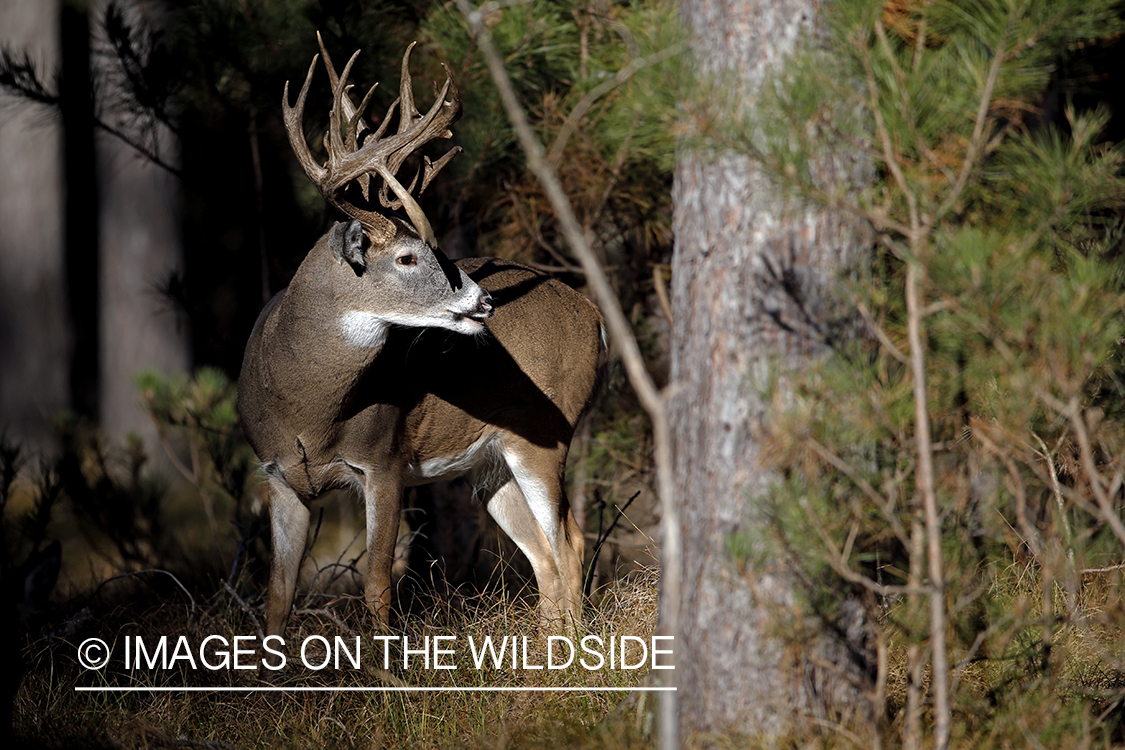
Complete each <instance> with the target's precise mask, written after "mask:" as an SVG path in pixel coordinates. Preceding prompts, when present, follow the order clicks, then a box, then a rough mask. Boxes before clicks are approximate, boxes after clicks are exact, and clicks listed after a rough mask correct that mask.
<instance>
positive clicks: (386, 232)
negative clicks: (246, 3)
mask: <svg viewBox="0 0 1125 750" xmlns="http://www.w3.org/2000/svg"><path fill="white" fill-rule="evenodd" d="M317 42H318V43H319V45H320V49H321V55H323V58H322V59H323V61H324V68H325V71H326V72H327V74H328V79H329V83H330V84H331V85H332V109H331V111H330V113H329V124H328V132H327V133H325V136H324V147H325V150H326V152H327V153H328V162H327V164H325V165H323V166H321V165H320V164H318V163H317V162H316V160H315V159H314V158H313V156H312V153H311V152H310V151H309V148H308V144H307V143H306V142H305V138H304V133H303V130H302V124H301V122H302V117H303V115H304V107H305V99H306V97H307V94H308V89H309V85H310V83H311V81H312V76H313V72H314V70H315V69H316V62H317V59H318V58H321V55H317V56H314V57H313V61H312V64H311V65H310V66H309V72H308V74H307V75H306V76H305V83H304V85H303V86H302V88H301V93H300V95H299V96H298V99H297V105H296V107H290V106H289V85H288V83H287V84H286V86H285V101H284V102H283V103H282V111H283V113H284V116H285V125H286V129H287V131H288V133H289V140H290V144H291V145H292V146H293V152H294V153H295V154H296V156H297V159H298V161H300V163H301V166H302V167H303V168H304V170H305V173H306V174H308V176H309V178H310V179H311V180H312V181H313V183H314V184H315V185H316V186H317V188H318V189H319V190H320V192H321V194H322V195H323V196H324V197H325V200H327V201H328V202H329V203H330V204H332V205H333V206H335V207H336V208H337V209H339V210H340V211H341V212H343V213H344V214H346V215H348V216H351V217H353V218H355V219H358V220H359V221H360V222H361V223H362V224H363V226H364V228H365V229H366V230H367V233H368V235H369V236H370V237H371V240H372V242H374V243H375V244H383V243H384V242H386V241H387V240H388V239H389V238H390V237H392V236H393V235H394V233H395V228H394V224H393V223H392V222H391V220H390V219H389V218H388V217H386V216H385V215H383V214H381V213H379V212H378V211H373V210H366V209H364V208H361V207H360V206H357V205H355V204H353V203H351V202H349V201H348V200H347V199H345V198H344V193H345V191H346V190H347V187H348V185H349V184H350V183H351V182H353V181H356V182H358V183H359V185H360V189H361V190H362V192H363V196H364V199H365V200H368V199H370V196H369V181H370V178H371V176H373V175H378V176H379V177H381V178H382V183H383V184H382V186H381V187H380V189H379V193H378V194H379V200H380V203H382V205H383V206H384V207H386V208H391V209H397V208H402V209H404V210H405V211H406V214H407V216H408V217H409V218H410V221H411V223H412V224H413V225H414V229H415V231H416V232H417V233H418V236H419V237H420V238H421V239H422V240H423V241H425V242H426V243H428V244H430V245H431V246H434V245H436V238H435V236H434V231H433V228H432V227H431V226H430V223H429V221H428V220H427V219H426V215H425V214H424V213H423V212H422V209H421V207H420V206H419V205H418V202H417V201H416V200H415V199H414V197H413V195H411V192H412V191H413V189H414V188H415V186H416V185H417V184H418V181H419V177H421V183H422V187H421V190H420V191H419V192H422V191H424V190H425V189H426V186H428V185H429V183H430V181H431V180H432V179H433V177H434V175H436V174H437V173H438V171H440V170H441V169H442V167H444V166H445V165H446V164H447V163H449V160H450V159H451V158H453V156H455V155H456V154H457V153H459V152H460V150H461V149H460V148H459V147H455V148H453V149H451V150H450V151H449V152H448V153H446V154H445V155H444V156H442V157H441V158H440V159H438V160H437V161H431V160H430V159H429V158H427V157H425V156H423V158H422V167H421V169H420V170H419V173H418V174H416V175H415V177H414V179H413V181H412V182H411V183H410V187H409V188H404V187H403V186H402V184H401V183H400V182H399V181H398V178H397V177H396V175H397V174H398V170H399V168H400V167H401V166H402V163H403V162H404V161H405V160H406V159H407V158H408V157H409V156H410V155H411V154H412V153H414V152H415V151H418V150H419V149H420V148H422V146H424V145H425V144H427V143H428V142H430V141H432V140H434V139H435V138H450V137H452V133H451V132H450V130H449V126H450V125H452V124H453V122H454V121H455V120H457V118H458V117H460V115H461V97H460V94H459V92H458V91H457V86H456V85H455V84H454V83H453V77H452V75H451V73H450V71H449V69H448V68H446V70H445V73H446V80H445V84H444V85H443V86H442V89H441V91H440V92H439V94H438V98H437V101H435V102H434V104H433V106H432V107H430V109H429V111H428V112H426V114H425V115H420V114H419V113H418V110H417V108H416V106H415V103H414V94H413V87H412V85H411V82H410V70H409V65H410V51H411V49H413V48H414V44H411V45H410V46H409V47H408V48H407V50H406V53H405V54H404V55H403V59H402V75H403V80H402V82H401V83H400V86H399V98H398V99H396V100H395V102H394V103H393V104H391V106H390V108H389V109H388V110H387V114H386V115H385V116H384V118H383V121H382V122H381V123H380V125H379V128H378V129H377V130H376V131H375V132H374V134H373V136H372V135H368V136H367V137H366V139H365V142H364V144H363V145H362V146H360V145H359V143H360V136H361V135H362V134H363V133H364V132H365V131H366V130H367V126H366V123H364V122H363V120H362V118H361V115H362V113H363V112H364V111H365V110H366V109H367V105H368V104H369V103H370V101H371V97H372V94H373V93H374V91H375V87H374V86H372V87H371V89H369V90H368V92H367V94H366V95H365V96H364V97H363V100H362V102H361V103H360V106H359V108H358V109H357V108H356V107H355V105H354V104H353V103H352V100H351V94H350V91H351V88H352V87H351V86H350V85H349V84H348V77H349V76H350V75H351V71H352V68H353V66H354V65H355V62H356V59H357V57H358V56H359V52H358V51H357V52H356V53H355V54H353V55H352V56H351V58H350V59H349V60H348V63H347V65H345V66H344V70H343V71H342V73H341V74H340V75H339V76H337V74H336V69H335V66H334V65H333V64H332V58H331V57H330V56H329V54H328V50H327V49H325V47H324V39H323V37H321V35H320V34H319V33H318V34H317ZM447 98H448V101H447ZM396 108H397V109H398V115H399V125H398V132H397V133H395V134H394V135H391V136H388V137H384V135H385V133H386V131H387V128H388V125H389V123H390V120H391V118H392V117H393V115H394V113H395V110H396ZM388 190H389V191H390V192H392V193H394V196H395V199H391V198H390V197H389V196H388ZM396 199H397V200H396Z"/></svg>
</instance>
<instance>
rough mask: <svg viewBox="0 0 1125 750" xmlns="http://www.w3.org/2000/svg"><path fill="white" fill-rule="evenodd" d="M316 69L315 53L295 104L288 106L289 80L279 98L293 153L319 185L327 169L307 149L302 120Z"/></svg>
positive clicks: (311, 178)
mask: <svg viewBox="0 0 1125 750" xmlns="http://www.w3.org/2000/svg"><path fill="white" fill-rule="evenodd" d="M315 70H316V55H313V59H312V64H311V65H309V72H308V74H307V75H306V76H305V83H304V85H303V86H301V93H300V94H298V95H297V106H296V107H290V106H289V81H286V82H285V90H284V92H283V93H282V98H281V114H282V119H283V120H284V121H285V131H286V133H287V134H288V135H289V145H290V146H291V147H292V149H293V153H294V154H295V155H296V157H297V161H298V162H300V164H301V167H302V168H303V169H304V170H305V174H307V175H308V176H309V179H310V180H312V181H313V183H314V184H316V185H318V186H319V185H320V183H321V182H323V180H324V178H325V177H326V176H327V175H328V170H326V169H325V168H324V167H322V166H321V165H319V164H317V163H316V159H314V158H313V155H312V152H311V151H309V144H308V143H307V142H306V141H305V131H304V124H303V120H304V117H305V99H306V97H308V94H309V84H311V83H312V77H313V72H314V71H315Z"/></svg>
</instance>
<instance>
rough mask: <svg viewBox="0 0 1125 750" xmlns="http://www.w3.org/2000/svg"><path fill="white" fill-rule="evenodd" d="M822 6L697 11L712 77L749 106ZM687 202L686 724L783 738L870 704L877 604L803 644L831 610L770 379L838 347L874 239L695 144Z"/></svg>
mask: <svg viewBox="0 0 1125 750" xmlns="http://www.w3.org/2000/svg"><path fill="white" fill-rule="evenodd" d="M818 10H819V4H818V3H816V2H814V1H813V0H684V2H683V5H682V12H683V15H684V18H685V20H686V23H687V26H688V29H689V31H690V32H691V33H692V34H693V39H692V48H693V50H694V52H695V61H696V64H697V71H698V73H699V74H701V75H702V76H703V77H704V79H708V78H712V79H713V78H714V77H716V76H729V77H730V78H732V79H735V80H736V81H738V82H740V83H741V86H742V89H741V91H740V92H739V93H740V94H741V96H740V100H741V101H745V102H747V103H748V106H752V104H750V103H752V102H753V93H754V90H755V88H756V87H757V86H758V85H760V81H761V80H762V77H763V75H764V74H765V73H766V72H767V71H768V70H770V69H771V68H773V67H774V66H776V65H777V64H779V63H781V62H783V58H784V57H785V56H786V55H787V54H788V53H790V52H791V51H792V50H793V49H794V48H795V46H796V43H797V41H798V39H799V37H800V36H801V35H802V34H804V33H807V32H809V31H810V30H812V29H814V28H815V25H816V24H818V23H819V20H818ZM723 80H726V78H724V79H723ZM732 116H738V113H732ZM750 116H753V113H752V112H750ZM814 169H817V170H818V173H819V174H820V176H822V177H824V178H827V179H830V180H831V179H840V178H842V177H847V178H850V179H855V178H856V177H857V175H861V174H862V173H863V170H864V169H865V165H864V164H862V163H861V161H860V160H859V159H857V158H856V157H855V156H854V155H848V156H839V157H837V158H834V159H824V160H822V161H820V162H817V163H815V164H814ZM673 197H674V204H675V208H674V217H673V221H674V228H675V235H676V246H675V251H674V255H673V273H672V277H673V318H674V321H675V322H674V329H673V338H672V357H673V382H674V383H675V391H674V397H673V400H672V402H671V411H670V417H671V422H672V434H673V435H674V436H675V476H676V482H677V486H676V492H677V495H678V497H679V498H681V500H680V502H681V507H682V512H681V524H682V529H683V546H684V579H683V590H684V592H685V594H684V600H683V602H682V607H681V622H682V632H681V638H679V639H678V640H677V665H678V666H677V675H678V679H679V685H680V690H679V696H680V700H681V709H680V720H681V723H682V726H683V728H684V730H685V733H686V734H688V735H695V736H696V737H699V736H700V735H705V736H706V735H716V734H728V733H735V734H742V735H749V736H755V737H776V736H779V735H782V734H785V733H788V732H791V731H793V730H795V729H798V728H801V727H807V726H809V725H810V722H811V720H820V723H822V724H823V723H824V722H825V721H827V722H838V721H844V722H845V723H846V722H847V721H848V717H849V716H851V717H852V718H853V719H854V718H855V717H857V716H860V715H869V701H868V700H867V697H866V694H865V693H866V690H867V689H868V687H869V678H868V675H869V674H870V670H869V668H868V665H867V664H866V663H864V662H865V649H864V646H863V637H864V631H865V628H863V626H862V622H863V619H862V609H861V608H859V607H858V606H856V607H845V608H844V610H845V612H846V616H845V619H846V620H849V622H841V623H837V624H838V625H840V628H841V630H840V631H839V632H845V633H847V634H848V635H849V636H850V637H849V638H846V639H840V638H837V637H834V636H831V635H829V633H828V629H827V628H824V627H814V628H813V629H814V630H816V631H817V632H818V635H816V636H815V637H814V638H812V639H809V640H801V639H798V638H794V637H793V636H794V634H796V633H800V632H803V631H804V629H805V628H807V627H808V626H809V623H810V622H812V623H814V624H815V623H816V621H815V620H813V619H811V618H810V617H808V615H807V613H805V612H803V611H802V610H801V604H800V598H799V597H798V596H796V593H797V591H796V588H795V584H796V576H795V574H794V571H792V570H789V569H787V566H786V559H785V557H784V556H783V555H782V554H781V553H780V552H779V550H778V548H777V545H776V543H775V542H774V537H773V536H772V535H771V533H770V528H769V523H770V517H769V516H770V514H769V508H768V499H769V494H770V489H771V484H772V483H774V482H775V481H776V480H777V477H776V476H774V475H772V474H771V473H770V472H769V471H768V470H765V469H763V468H762V466H761V465H760V463H759V456H760V454H761V452H762V440H763V438H764V435H765V432H766V431H767V430H768V427H769V425H768V419H769V410H770V408H771V398H770V396H769V395H767V394H766V391H767V389H768V388H769V385H770V382H771V378H772V376H773V375H774V374H777V375H778V376H779V379H780V385H778V386H777V387H780V388H782V389H784V388H785V385H784V383H785V373H786V372H791V371H799V370H801V369H802V368H806V367H807V366H808V365H809V364H810V362H812V361H814V360H816V359H818V358H821V357H823V356H826V355H828V354H829V353H830V352H831V349H832V346H833V345H834V344H835V343H836V342H837V337H839V336H840V335H841V332H840V325H839V323H840V321H841V320H845V321H846V320H849V319H850V315H849V314H848V313H847V312H846V306H845V305H843V304H842V303H841V302H840V301H839V298H838V296H837V295H834V294H833V290H834V289H835V288H836V286H837V284H838V281H837V280H838V278H839V276H840V274H841V273H844V272H847V271H849V270H851V269H853V268H856V267H857V264H858V263H859V262H860V261H861V260H862V258H863V257H864V255H865V249H864V248H863V247H862V243H861V242H860V241H859V236H858V233H857V231H856V230H855V229H854V228H853V227H852V226H851V225H850V224H849V223H848V222H847V219H846V217H844V216H842V215H841V214H839V213H834V212H832V211H829V210H825V209H824V208H822V207H820V206H810V205H800V204H796V203H795V202H793V201H788V202H787V201H786V200H785V199H784V198H783V196H782V195H781V193H780V191H779V190H778V189H777V187H776V186H775V185H773V184H772V183H771V181H770V180H769V179H768V177H767V176H766V175H765V174H763V172H762V171H761V170H759V169H758V168H757V167H756V166H755V164H754V163H753V162H752V161H750V160H749V159H747V158H745V157H742V156H739V155H736V154H732V153H721V154H718V155H715V154H703V153H698V152H694V153H693V152H690V151H684V152H683V153H681V154H680V156H679V159H678V162H677V165H676V175H675V185H674V188H673ZM845 328H848V326H845ZM846 640H850V641H851V642H850V643H849V642H845V641H846Z"/></svg>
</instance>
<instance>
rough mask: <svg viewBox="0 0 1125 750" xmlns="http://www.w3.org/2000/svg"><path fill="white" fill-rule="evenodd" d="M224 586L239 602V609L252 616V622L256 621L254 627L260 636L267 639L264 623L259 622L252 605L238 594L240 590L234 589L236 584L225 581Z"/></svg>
mask: <svg viewBox="0 0 1125 750" xmlns="http://www.w3.org/2000/svg"><path fill="white" fill-rule="evenodd" d="M223 588H224V589H226V592H227V593H228V594H230V597H231V599H234V601H235V603H237V604H238V607H239V609H241V610H242V612H243V613H244V614H245V615H246V616H247V617H249V618H250V622H252V623H254V629H255V630H257V631H258V637H259V638H262V639H263V640H265V637H266V633H265V631H264V630H262V625H261V623H259V622H258V618H257V616H256V615H255V614H254V610H253V609H251V607H250V605H249V604H247V603H246V601H245V600H244V599H243V598H242V597H241V596H239V595H238V592H237V591H235V590H234V586H231V585H230V584H229V583H228V582H226V581H223Z"/></svg>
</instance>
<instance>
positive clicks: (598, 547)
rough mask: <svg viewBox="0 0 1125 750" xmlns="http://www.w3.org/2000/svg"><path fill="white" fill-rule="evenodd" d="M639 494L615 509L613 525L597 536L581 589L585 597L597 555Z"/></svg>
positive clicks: (596, 563)
mask: <svg viewBox="0 0 1125 750" xmlns="http://www.w3.org/2000/svg"><path fill="white" fill-rule="evenodd" d="M640 494H641V492H640V490H637V491H636V492H634V493H633V496H632V497H631V498H629V500H628V501H627V502H626V503H625V504H624V505H622V506H621V507H619V508H618V509H617V513H615V514H614V516H613V523H611V524H610V525H609V528H608V529H606V530H605V533H604V534H599V535H598V542H597V544H595V545H594V554H593V555H592V556H591V558H590V567H589V568H587V569H586V584H585V585H584V586H583V587H582V590H583V591H582V593H583V594H584V595H585V596H589V595H590V581H591V580H593V574H594V568H596V567H597V566H598V554H599V553H600V552H601V551H602V545H603V544H605V540H606V539H608V538H609V535H610V534H612V533H613V530H614V529H616V528H617V522H618V521H620V520H621V518H622V516H624V515H625V511H626V510H628V509H629V506H630V505H632V504H633V501H634V500H636V499H637V496H638V495H640Z"/></svg>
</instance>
